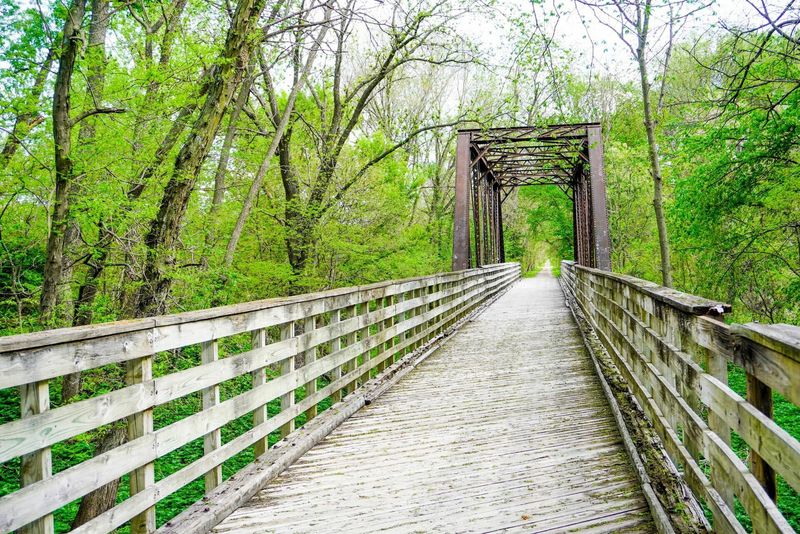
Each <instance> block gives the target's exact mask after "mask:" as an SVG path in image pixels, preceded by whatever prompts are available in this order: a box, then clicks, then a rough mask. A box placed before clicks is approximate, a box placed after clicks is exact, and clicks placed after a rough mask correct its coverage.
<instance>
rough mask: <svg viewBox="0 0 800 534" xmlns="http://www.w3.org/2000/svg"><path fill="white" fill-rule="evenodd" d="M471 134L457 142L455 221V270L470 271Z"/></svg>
mask: <svg viewBox="0 0 800 534" xmlns="http://www.w3.org/2000/svg"><path fill="white" fill-rule="evenodd" d="M469 145H470V136H469V133H461V132H459V134H458V139H457V141H456V199H455V217H454V219H453V270H454V271H462V270H464V269H469V267H470V264H469V263H470V262H469V257H470V254H469V196H470V194H471V193H472V179H471V178H472V176H471V175H472V165H471V164H470V163H471V157H470V146H469Z"/></svg>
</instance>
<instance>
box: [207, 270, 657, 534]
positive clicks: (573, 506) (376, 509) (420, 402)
mask: <svg viewBox="0 0 800 534" xmlns="http://www.w3.org/2000/svg"><path fill="white" fill-rule="evenodd" d="M375 531H391V532H497V531H526V532H571V531H581V532H653V531H654V528H653V525H652V522H651V518H650V514H649V510H648V508H647V505H646V502H645V499H644V496H643V494H642V492H641V489H640V487H639V483H638V481H637V478H636V475H635V473H634V470H633V468H632V466H631V464H630V462H629V459H628V457H627V455H626V453H625V450H624V449H623V445H622V440H621V437H620V435H619V432H618V430H617V428H616V426H615V423H614V420H613V416H612V413H611V411H610V408H609V406H608V404H607V401H606V399H605V397H604V395H603V392H602V389H601V386H600V383H599V381H598V379H597V377H596V376H595V373H594V370H593V367H592V363H591V360H590V358H589V356H588V354H587V352H586V350H585V348H584V346H583V344H582V341H581V337H580V334H579V331H578V329H577V326H576V325H575V323H574V321H573V319H572V316H571V315H570V312H569V310H568V309H567V307H565V305H564V297H563V295H562V293H561V290H560V288H559V286H558V283H557V281H556V280H555V278H553V276H552V275H551V274H550V272H549V271H543V272H542V274H540V275H539V276H537V277H536V278H533V279H523V280H521V281H519V282H518V283H517V284H516V285H515V286H513V287H512V288H511V290H510V291H509V292H508V293H506V294H505V295H504V296H502V297H501V298H500V299H499V300H498V301H496V302H495V303H494V304H493V305H492V306H491V307H490V308H489V309H487V310H486V311H484V312H483V313H482V314H481V315H479V316H478V317H477V318H476V319H475V320H474V321H472V322H471V323H469V324H467V325H466V326H464V327H463V328H462V330H461V331H460V332H459V333H458V334H457V335H455V336H454V337H453V338H451V339H450V340H449V341H448V342H447V343H445V344H444V346H443V347H442V348H440V349H439V351H438V352H437V353H435V354H434V355H432V356H431V357H430V358H429V359H428V360H426V361H425V362H424V363H423V364H422V365H420V367H418V368H417V369H415V370H414V371H413V372H411V373H410V374H409V375H407V376H406V377H405V378H403V379H402V380H401V381H400V382H399V383H398V384H397V385H395V386H394V387H393V388H392V389H391V390H390V391H388V392H387V393H386V394H385V395H383V396H382V397H380V398H379V399H378V400H377V401H376V402H374V403H372V404H371V405H369V406H366V407H365V408H363V409H362V410H360V411H359V412H358V413H357V414H356V415H354V416H353V417H352V418H350V419H349V420H347V421H346V422H345V423H344V424H342V425H341V426H340V427H339V428H337V429H336V430H335V431H334V432H333V433H332V434H331V435H330V436H329V437H328V438H327V439H325V440H324V441H323V442H321V443H320V444H319V445H317V446H316V447H314V448H313V449H312V450H310V451H309V452H308V453H306V454H305V455H304V456H303V457H302V458H301V459H300V460H299V461H298V462H296V463H295V464H294V465H293V466H291V467H290V468H289V469H288V470H287V471H286V472H284V474H283V475H282V476H281V477H279V478H278V479H276V480H275V481H274V482H273V483H271V484H270V485H268V486H267V487H266V488H265V489H263V490H262V491H261V492H260V493H259V494H257V495H256V497H254V498H253V499H252V500H251V501H250V502H248V503H247V504H246V505H245V506H243V507H241V508H240V509H238V510H237V511H236V512H234V513H233V514H232V515H230V516H229V517H228V518H227V519H226V520H225V521H223V522H222V523H220V524H219V525H218V526H217V528H216V529H215V532H218V533H223V532H225V533H229V532H293V533H294V532H375Z"/></svg>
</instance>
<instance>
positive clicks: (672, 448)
mask: <svg viewBox="0 0 800 534" xmlns="http://www.w3.org/2000/svg"><path fill="white" fill-rule="evenodd" d="M561 273H562V285H563V287H564V288H565V293H566V294H567V298H568V300H570V301H571V303H573V304H577V306H578V307H579V308H580V310H581V312H582V314H583V315H584V317H585V318H586V319H587V320H588V321H589V323H590V324H591V326H592V327H593V329H594V330H595V332H596V334H597V336H598V338H599V339H600V341H601V342H602V344H603V345H604V346H605V348H606V350H607V352H608V353H609V354H610V356H611V358H612V359H613V361H614V363H615V365H616V367H617V368H618V369H619V371H620V373H621V374H622V376H623V377H624V378H625V379H626V381H627V383H628V386H629V388H630V389H631V391H632V393H633V394H634V397H635V398H636V400H637V402H638V403H639V404H640V405H641V407H642V409H643V410H644V412H645V414H646V415H647V417H648V419H649V420H650V422H651V423H652V424H653V427H654V428H655V430H656V432H657V433H658V434H659V436H660V437H661V440H662V442H663V444H664V446H665V449H666V451H667V453H668V455H669V457H670V458H671V460H672V463H673V464H674V465H675V466H676V467H678V469H679V470H680V471H681V473H682V475H683V477H684V480H685V481H686V483H687V485H688V486H689V488H690V489H691V490H692V492H693V493H694V495H695V496H696V497H697V498H698V500H700V502H701V503H702V504H704V505H705V506H706V507H707V508H708V509H709V510H710V511H711V513H712V516H713V529H714V532H720V533H727V532H745V529H744V527H743V526H742V525H741V524H740V522H739V521H738V520H737V516H736V514H735V503H736V502H738V503H740V504H741V506H742V507H743V509H744V511H745V512H746V514H747V515H748V516H749V518H750V520H751V522H752V529H753V531H754V532H757V533H759V534H760V533H771V532H794V530H793V529H792V528H791V526H790V525H789V523H788V522H787V520H786V519H785V518H784V517H783V516H782V515H781V513H780V511H779V510H778V508H777V506H776V504H775V500H774V499H775V494H776V487H775V485H776V474H777V475H778V476H780V477H783V480H784V481H785V482H786V483H787V484H788V485H789V486H791V487H792V488H794V490H795V491H800V443H798V440H797V439H795V438H794V437H792V436H791V435H790V434H789V433H788V432H786V431H785V430H784V429H783V428H781V427H780V426H779V425H778V424H776V423H775V422H774V421H773V420H772V392H773V391H775V392H777V393H780V394H781V395H782V396H783V397H784V398H785V399H787V400H788V401H790V402H791V403H793V404H794V405H795V406H797V405H798V404H800V328H797V327H793V326H788V325H761V324H758V323H750V324H746V325H736V324H734V325H726V324H725V323H724V322H722V320H721V318H720V315H722V314H723V313H725V312H729V311H730V307H729V306H728V305H726V304H722V303H718V302H712V301H709V300H706V299H702V298H699V297H695V296H693V295H688V294H685V293H681V292H679V291H674V290H670V289H666V288H663V287H660V286H658V285H656V284H653V283H650V282H646V281H643V280H639V279H637V278H633V277H629V276H623V275H618V274H612V273H609V272H605V271H600V270H596V269H590V268H586V267H582V266H578V265H575V264H574V263H572V262H562V267H561ZM729 366H730V368H731V369H735V368H736V367H738V368H740V369H741V370H742V371H743V372H744V373H746V377H747V396H746V399H745V398H742V397H741V396H740V395H738V394H737V393H736V392H734V391H733V390H732V389H731V388H730V387H729V386H728V373H729ZM731 431H733V432H735V433H736V434H738V436H739V437H740V438H741V439H742V440H743V441H744V442H745V443H746V444H747V447H749V459H748V460H747V461H743V460H742V459H740V458H739V456H737V454H736V453H735V452H734V450H733V449H732V448H731Z"/></svg>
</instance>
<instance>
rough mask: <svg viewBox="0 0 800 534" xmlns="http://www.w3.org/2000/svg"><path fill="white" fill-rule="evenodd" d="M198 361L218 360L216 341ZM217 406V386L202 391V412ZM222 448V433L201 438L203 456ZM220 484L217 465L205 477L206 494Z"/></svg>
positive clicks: (203, 349)
mask: <svg viewBox="0 0 800 534" xmlns="http://www.w3.org/2000/svg"><path fill="white" fill-rule="evenodd" d="M200 359H201V361H202V363H203V364H207V363H212V362H215V361H217V360H218V359H219V345H218V343H217V341H216V340H212V341H206V342H204V343H203V344H202V346H201V348H200ZM217 404H219V385H217V384H215V385H213V386H211V387H208V388H205V389H204V390H203V410H208V409H210V408H212V407H213V406H216V405H217ZM221 446H222V433H221V432H220V429H219V428H217V429H214V430H212V431H211V432H209V433H208V434H206V435H205V436H203V454H210V453H211V452H212V451H214V450H215V449H218V448H220V447H221ZM221 482H222V465H218V466H216V467H214V468H212V469H211V470H210V471H208V472H207V473H206V475H205V485H206V493H208V492H209V491H211V490H212V489H214V488H216V487H217V486H219V485H220V483H221Z"/></svg>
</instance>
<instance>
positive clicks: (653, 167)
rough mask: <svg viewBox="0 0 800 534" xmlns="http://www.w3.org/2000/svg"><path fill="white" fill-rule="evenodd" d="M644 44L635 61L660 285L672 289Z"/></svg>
mask: <svg viewBox="0 0 800 534" xmlns="http://www.w3.org/2000/svg"><path fill="white" fill-rule="evenodd" d="M644 43H645V41H644V40H642V41H641V43H640V47H639V50H638V51H637V56H638V57H637V60H638V62H639V75H640V77H641V84H642V104H643V106H644V126H645V130H646V131H647V147H648V152H649V156H650V173H651V174H652V176H653V210H654V211H655V215H656V226H657V227H658V244H659V247H660V249H661V283H662V285H664V286H665V287H672V263H671V261H670V250H669V237H668V235H667V221H666V218H665V216H664V202H663V195H662V179H661V165H660V163H659V161H658V157H659V154H658V144H657V143H656V132H655V121H654V119H653V110H652V104H651V102H650V82H649V81H648V74H647V63H646V62H645V49H644Z"/></svg>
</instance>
